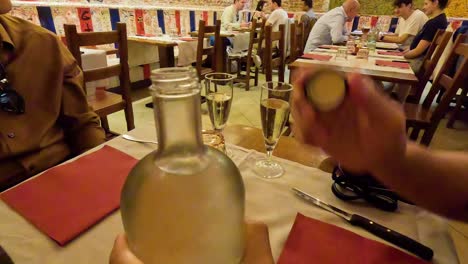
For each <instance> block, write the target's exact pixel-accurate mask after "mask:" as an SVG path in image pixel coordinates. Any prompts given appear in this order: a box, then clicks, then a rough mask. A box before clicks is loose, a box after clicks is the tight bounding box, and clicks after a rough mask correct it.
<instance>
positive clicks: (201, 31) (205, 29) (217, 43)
mask: <svg viewBox="0 0 468 264" xmlns="http://www.w3.org/2000/svg"><path fill="white" fill-rule="evenodd" d="M198 25H199V26H198V46H197V61H196V63H195V67H196V69H197V74H198V78H199V79H200V81H201V80H204V79H205V75H207V74H208V73H212V72H216V69H217V67H216V66H217V63H216V58H217V57H218V58H219V57H220V56H221V53H220V52H221V47H222V43H221V34H220V31H221V20H216V24H215V25H214V26H207V25H206V22H205V21H203V20H200V22H199V24H198ZM213 35H214V38H215V39H214V46H211V47H208V48H205V47H204V46H203V44H204V42H205V39H206V38H209V37H210V36H213ZM203 56H208V58H209V59H211V65H210V67H203V63H204V60H203Z"/></svg>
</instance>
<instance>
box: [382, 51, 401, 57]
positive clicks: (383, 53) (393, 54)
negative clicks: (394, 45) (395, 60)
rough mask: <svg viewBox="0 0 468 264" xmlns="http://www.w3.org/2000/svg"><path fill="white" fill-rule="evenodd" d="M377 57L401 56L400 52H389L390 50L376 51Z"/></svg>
mask: <svg viewBox="0 0 468 264" xmlns="http://www.w3.org/2000/svg"><path fill="white" fill-rule="evenodd" d="M377 54H379V55H389V56H403V52H401V51H391V50H379V51H377Z"/></svg>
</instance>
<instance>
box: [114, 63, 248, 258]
mask: <svg viewBox="0 0 468 264" xmlns="http://www.w3.org/2000/svg"><path fill="white" fill-rule="evenodd" d="M152 80H153V87H152V93H153V94H152V96H153V102H154V115H155V120H156V130H157V136H158V142H159V146H158V149H157V150H156V151H154V152H152V153H150V154H148V155H147V156H146V157H144V158H143V159H142V160H140V161H139V162H138V164H137V165H136V166H135V167H134V168H133V169H132V171H131V172H130V174H129V175H128V177H127V180H126V182H125V185H124V187H123V190H122V196H121V214H122V220H123V224H124V227H125V231H126V233H127V236H128V242H129V245H130V249H131V250H132V252H133V253H135V255H136V256H137V257H138V258H140V259H141V260H142V261H143V263H145V264H156V263H157V264H160V263H171V264H176V263H200V264H201V263H203V264H206V263H223V264H224V263H233V264H234V263H236V264H237V263H240V262H241V260H242V257H243V253H244V243H245V241H244V199H245V198H244V185H243V182H242V178H241V175H240V172H239V170H238V168H237V167H236V165H235V164H234V163H233V162H232V161H231V159H229V158H228V157H227V156H226V155H225V154H223V153H222V152H221V151H219V150H216V149H214V148H212V147H208V146H205V145H203V142H202V135H201V114H200V113H201V110H200V84H199V82H198V79H197V77H196V72H195V71H194V70H193V69H192V68H165V69H159V70H156V71H154V72H153V74H152Z"/></svg>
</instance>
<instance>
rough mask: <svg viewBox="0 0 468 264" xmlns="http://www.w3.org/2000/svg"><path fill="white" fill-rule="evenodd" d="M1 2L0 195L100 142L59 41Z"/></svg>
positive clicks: (77, 75)
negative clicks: (1, 192)
mask: <svg viewBox="0 0 468 264" xmlns="http://www.w3.org/2000/svg"><path fill="white" fill-rule="evenodd" d="M10 9H11V2H10V0H0V191H2V190H5V189H7V188H9V187H11V186H13V185H15V184H17V183H19V182H21V181H23V180H24V179H27V178H28V177H30V176H32V175H34V174H37V173H38V172H41V171H43V170H45V169H47V168H50V167H52V166H54V165H56V164H58V163H60V162H62V161H64V160H66V159H67V158H69V157H72V156H75V155H78V154H80V153H82V152H84V151H86V150H88V149H90V148H93V147H95V146H97V145H99V144H101V143H103V142H104V141H105V136H104V131H103V130H102V128H101V126H100V121H99V117H98V116H97V115H96V114H95V113H94V112H93V111H92V110H91V109H90V107H89V106H88V103H87V101H86V96H85V92H84V89H83V73H82V71H81V69H80V68H79V67H78V65H77V63H76V61H75V59H74V58H73V56H72V55H71V53H70V52H69V51H68V49H67V48H66V46H65V45H64V44H63V43H62V42H61V41H60V39H59V38H58V37H57V36H56V35H55V34H53V33H51V32H49V31H48V30H46V29H44V28H42V27H40V26H37V25H34V24H32V23H30V22H27V21H25V20H22V19H20V18H16V17H13V16H10V15H8V14H6V13H8V12H9V11H10Z"/></svg>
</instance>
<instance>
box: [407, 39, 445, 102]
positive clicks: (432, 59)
mask: <svg viewBox="0 0 468 264" xmlns="http://www.w3.org/2000/svg"><path fill="white" fill-rule="evenodd" d="M451 35H452V32H445V31H444V30H438V31H437V33H436V35H435V36H434V41H432V43H431V45H430V46H429V49H428V50H427V53H426V55H425V56H424V59H423V64H422V66H421V69H420V70H419V72H417V73H416V76H417V77H418V80H419V82H418V84H416V85H414V86H412V87H411V90H410V93H409V95H408V97H407V98H406V102H408V103H414V104H418V103H419V101H420V99H421V95H422V93H423V91H424V88H425V87H426V84H427V82H428V81H429V79H430V78H431V76H432V73H433V72H434V69H435V67H436V65H437V62H438V61H439V59H440V56H442V53H443V52H444V49H445V46H447V43H448V41H449V40H450V36H451Z"/></svg>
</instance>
